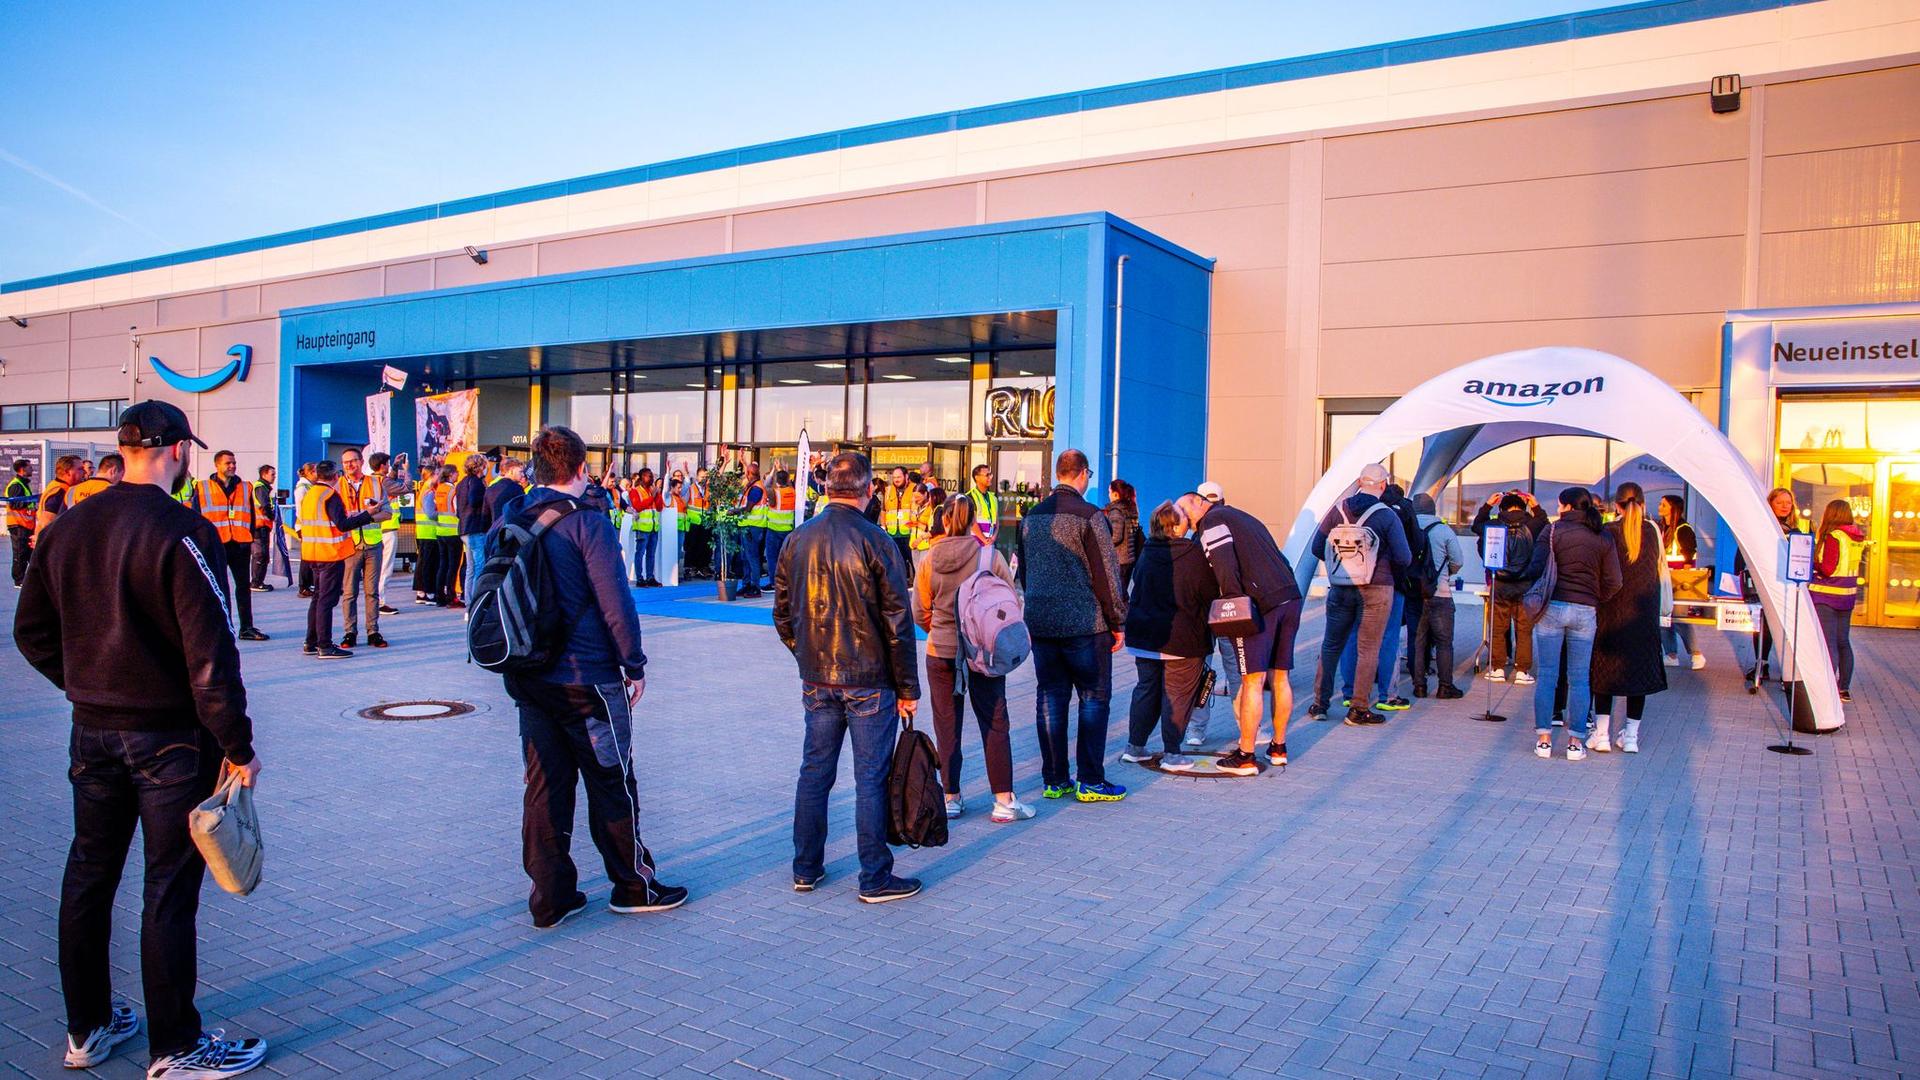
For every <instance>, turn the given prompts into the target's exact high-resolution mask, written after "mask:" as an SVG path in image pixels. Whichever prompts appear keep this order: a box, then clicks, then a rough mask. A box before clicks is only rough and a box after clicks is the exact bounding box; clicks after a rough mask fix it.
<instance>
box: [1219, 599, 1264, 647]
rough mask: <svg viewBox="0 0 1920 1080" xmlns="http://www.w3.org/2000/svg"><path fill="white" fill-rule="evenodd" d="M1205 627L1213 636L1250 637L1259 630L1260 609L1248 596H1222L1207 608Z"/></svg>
mask: <svg viewBox="0 0 1920 1080" xmlns="http://www.w3.org/2000/svg"><path fill="white" fill-rule="evenodd" d="M1207 629H1209V630H1212V631H1213V636H1214V637H1230V638H1243V637H1250V636H1252V635H1254V634H1257V633H1259V632H1260V609H1259V608H1256V607H1255V606H1254V604H1253V601H1252V600H1251V599H1249V598H1248V597H1245V596H1223V597H1221V598H1219V599H1218V600H1215V601H1214V602H1213V606H1212V607H1210V608H1208V609H1207Z"/></svg>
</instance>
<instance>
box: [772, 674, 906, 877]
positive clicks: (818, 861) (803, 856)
mask: <svg viewBox="0 0 1920 1080" xmlns="http://www.w3.org/2000/svg"><path fill="white" fill-rule="evenodd" d="M800 697H801V700H802V701H803V702H804V703H805V704H806V709H807V740H806V749H805V751H804V756H803V757H802V758H801V759H800V784H799V786H798V787H797V788H796V789H795V791H794V795H793V875H794V876H795V877H800V878H807V879H809V880H811V879H813V878H817V877H819V876H820V875H821V874H823V873H825V872H826V858H827V794H828V793H829V792H831V791H832V790H833V778H834V775H835V774H836V773H838V772H839V771H840V744H841V743H842V742H844V741H846V738H847V735H848V734H849V733H851V734H852V736H853V827H854V831H855V833H856V834H858V836H859V848H860V890H861V891H862V892H871V891H872V890H874V889H878V888H881V887H882V886H884V885H886V883H887V882H888V881H890V880H892V878H893V851H892V850H891V849H890V848H888V847H887V773H888V771H889V770H891V769H892V768H893V746H894V736H895V735H896V734H898V733H899V730H900V713H899V707H898V705H897V704H896V703H895V700H894V696H893V691H892V690H882V689H874V688H860V687H851V686H822V685H820V684H819V683H810V682H803V683H801V684H800Z"/></svg>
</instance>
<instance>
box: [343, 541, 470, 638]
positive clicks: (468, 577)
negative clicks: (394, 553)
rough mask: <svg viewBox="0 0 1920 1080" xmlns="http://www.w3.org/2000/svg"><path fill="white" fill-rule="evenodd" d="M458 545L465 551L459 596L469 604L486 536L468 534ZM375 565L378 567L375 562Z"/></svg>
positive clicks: (349, 627) (350, 627)
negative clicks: (463, 580) (463, 584)
mask: <svg viewBox="0 0 1920 1080" xmlns="http://www.w3.org/2000/svg"><path fill="white" fill-rule="evenodd" d="M460 543H462V544H463V545H465V546H466V549H467V580H466V589H465V591H463V592H462V593H461V594H460V595H461V596H462V597H465V598H466V601H467V603H469V604H471V603H473V593H474V590H475V589H478V588H479V587H480V564H481V563H484V562H486V561H487V534H486V533H468V534H467V535H466V536H463V537H461V538H460ZM375 565H376V566H378V562H377V561H376V563H375ZM347 629H349V630H351V629H353V627H352V626H348V627H347Z"/></svg>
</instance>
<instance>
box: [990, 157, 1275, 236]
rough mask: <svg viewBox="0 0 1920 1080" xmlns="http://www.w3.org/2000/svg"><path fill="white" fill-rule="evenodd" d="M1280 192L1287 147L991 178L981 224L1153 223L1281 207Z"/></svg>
mask: <svg viewBox="0 0 1920 1080" xmlns="http://www.w3.org/2000/svg"><path fill="white" fill-rule="evenodd" d="M1286 189H1287V148H1286V147H1285V146H1258V147H1252V148H1249V149H1245V150H1222V151H1218V152H1215V153H1210V154H1185V155H1181V156H1179V157H1171V158H1152V159H1149V160H1146V161H1132V162H1126V163H1123V164H1119V165H1100V166H1095V167H1093V168H1086V169H1067V170H1063V171H1060V172H1050V173H1040V174H1037V175H1034V176H1014V177H1008V178H1006V179H1004V180H992V181H989V182H988V183H987V220H989V221H1017V220H1019V219H1021V218H1033V217H1047V216H1050V215H1053V214H1071V213H1078V212H1081V211H1091V210H1107V211H1111V212H1113V213H1115V214H1119V215H1120V216H1122V217H1125V218H1130V219H1131V218H1139V217H1153V216H1157V215H1163V214H1181V213H1189V212H1192V211H1195V210H1218V209H1222V208H1225V207H1234V206H1258V205H1261V204H1264V203H1279V202H1285V201H1286V197H1287V190H1286Z"/></svg>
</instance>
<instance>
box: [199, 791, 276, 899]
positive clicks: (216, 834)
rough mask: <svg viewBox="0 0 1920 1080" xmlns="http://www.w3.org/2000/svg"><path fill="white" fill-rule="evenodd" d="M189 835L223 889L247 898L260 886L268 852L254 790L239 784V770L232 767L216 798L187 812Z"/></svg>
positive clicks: (213, 795)
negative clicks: (264, 860)
mask: <svg viewBox="0 0 1920 1080" xmlns="http://www.w3.org/2000/svg"><path fill="white" fill-rule="evenodd" d="M187 831H188V832H189V833H190V834H192V836H193V846H194V847H197V848H199V849H200V857H201V858H203V859H205V860H206V862H207V869H208V870H209V871H211V872H212V873H213V880H214V881H215V882H217V883H218V884H219V886H220V887H221V888H222V889H225V890H226V891H228V892H230V893H233V894H234V895H235V896H245V895H247V894H248V893H250V892H252V891H253V890H254V887H255V886H257V885H259V884H260V864H261V862H262V860H263V859H264V857H265V854H266V849H265V847H264V845H262V843H261V841H260V815H259V812H258V811H256V810H255V809H254V806H253V789H252V788H250V787H246V786H244V785H242V784H241V783H240V770H238V769H235V768H233V767H231V766H229V767H228V768H227V771H226V774H225V775H224V776H222V777H221V779H220V784H219V786H218V787H216V788H214V789H213V794H212V795H211V796H209V797H208V798H207V800H206V801H205V802H203V803H201V804H200V805H199V806H196V807H194V808H193V809H192V810H190V811H188V813H187Z"/></svg>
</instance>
